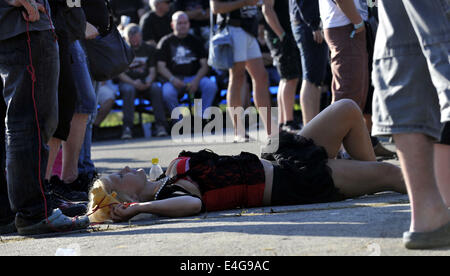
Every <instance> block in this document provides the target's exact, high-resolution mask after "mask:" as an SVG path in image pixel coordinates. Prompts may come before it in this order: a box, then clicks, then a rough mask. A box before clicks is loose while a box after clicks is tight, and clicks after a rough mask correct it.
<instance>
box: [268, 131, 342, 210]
mask: <svg viewBox="0 0 450 276" xmlns="http://www.w3.org/2000/svg"><path fill="white" fill-rule="evenodd" d="M273 157H274V159H275V161H274V162H273V165H274V176H273V185H272V198H271V205H297V204H313V203H324V202H334V201H340V200H343V199H345V198H344V196H343V195H341V194H340V193H339V190H338V189H337V188H336V187H335V186H334V182H333V178H332V172H331V169H330V168H329V167H328V166H327V162H328V154H327V152H326V150H325V149H324V148H323V147H320V146H317V145H316V144H315V143H314V141H313V140H311V139H307V138H305V137H303V136H300V135H294V134H290V133H286V132H282V133H280V142H279V148H278V150H277V152H276V153H274V154H273Z"/></svg>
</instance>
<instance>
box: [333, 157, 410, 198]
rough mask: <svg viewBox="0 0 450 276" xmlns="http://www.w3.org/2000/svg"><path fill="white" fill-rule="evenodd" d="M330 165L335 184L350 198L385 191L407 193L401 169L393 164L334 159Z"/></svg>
mask: <svg viewBox="0 0 450 276" xmlns="http://www.w3.org/2000/svg"><path fill="white" fill-rule="evenodd" d="M328 166H329V167H330V169H331V170H332V177H333V182H334V185H335V186H336V188H338V189H339V191H340V192H341V193H342V194H343V195H345V196H346V197H348V198H353V197H358V196H363V195H367V194H374V193H378V192H383V191H394V192H398V193H403V194H406V185H405V182H404V181H403V177H402V172H401V169H400V168H399V167H397V166H395V165H393V164H390V163H384V162H367V161H356V160H342V159H339V160H334V159H332V160H329V161H328ZM380 176H382V177H380Z"/></svg>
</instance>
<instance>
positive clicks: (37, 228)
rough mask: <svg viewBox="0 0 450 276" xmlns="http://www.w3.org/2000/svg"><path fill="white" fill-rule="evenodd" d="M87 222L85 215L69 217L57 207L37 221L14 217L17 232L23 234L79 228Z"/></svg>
mask: <svg viewBox="0 0 450 276" xmlns="http://www.w3.org/2000/svg"><path fill="white" fill-rule="evenodd" d="M89 224H90V222H89V218H88V217H87V216H83V217H76V218H70V217H67V216H65V215H64V214H63V213H62V211H61V210H59V209H55V210H53V212H52V214H51V216H49V217H48V218H44V219H43V220H41V221H39V222H37V223H29V222H27V221H26V220H24V219H22V218H20V217H16V226H17V232H18V233H19V234H20V235H24V236H26V235H39V234H46V233H55V232H69V231H74V230H81V229H86V228H87V227H88V226H89Z"/></svg>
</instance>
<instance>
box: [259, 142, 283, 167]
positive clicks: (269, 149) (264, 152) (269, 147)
mask: <svg viewBox="0 0 450 276" xmlns="http://www.w3.org/2000/svg"><path fill="white" fill-rule="evenodd" d="M275 142H276V143H278V144H275ZM279 142H280V139H279V137H273V138H269V139H268V140H267V143H266V144H265V145H264V146H262V147H261V159H265V160H268V161H275V157H274V156H273V155H274V153H276V152H277V150H278V146H279Z"/></svg>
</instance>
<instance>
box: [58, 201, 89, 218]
mask: <svg viewBox="0 0 450 276" xmlns="http://www.w3.org/2000/svg"><path fill="white" fill-rule="evenodd" d="M87 204H88V203H87V202H77V203H75V202H70V201H66V200H63V199H61V198H59V197H56V196H53V197H52V206H53V208H54V209H60V210H61V212H62V213H63V214H64V215H65V216H68V217H76V216H82V215H85V214H86V212H87V209H88V208H87Z"/></svg>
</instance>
